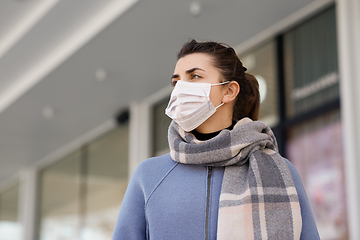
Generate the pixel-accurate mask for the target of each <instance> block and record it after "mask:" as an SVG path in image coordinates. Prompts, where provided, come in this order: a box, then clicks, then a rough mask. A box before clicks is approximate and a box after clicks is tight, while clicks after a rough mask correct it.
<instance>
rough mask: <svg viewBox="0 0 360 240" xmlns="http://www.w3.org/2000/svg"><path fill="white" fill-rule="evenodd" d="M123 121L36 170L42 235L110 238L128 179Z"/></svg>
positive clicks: (50, 239) (48, 239)
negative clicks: (59, 158)
mask: <svg viewBox="0 0 360 240" xmlns="http://www.w3.org/2000/svg"><path fill="white" fill-rule="evenodd" d="M128 134H129V126H128V123H124V124H122V125H121V126H119V127H118V128H117V129H115V130H113V131H111V132H109V133H107V134H105V135H104V136H102V137H100V138H99V139H97V140H96V141H94V142H92V143H90V144H89V145H86V146H84V147H82V148H81V149H80V150H78V151H76V152H74V153H73V154H71V155H70V156H68V157H66V158H64V159H62V160H59V161H58V162H56V163H55V164H54V165H52V166H50V167H48V168H45V169H43V170H42V171H41V173H40V178H39V182H40V221H39V222H40V223H39V224H40V226H39V239H41V240H62V239H66V240H72V239H74V240H75V239H80V240H92V239H94V240H95V239H96V240H103V239H104V240H105V239H110V238H111V235H112V232H113V228H114V226H115V222H116V218H117V214H118V211H119V209H120V205H121V202H122V199H123V197H124V194H125V190H126V187H127V184H128V147H129V145H128Z"/></svg>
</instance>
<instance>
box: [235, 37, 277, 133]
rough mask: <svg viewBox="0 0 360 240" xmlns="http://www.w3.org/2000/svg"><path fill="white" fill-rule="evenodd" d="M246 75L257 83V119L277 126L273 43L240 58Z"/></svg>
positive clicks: (274, 47)
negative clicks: (258, 96)
mask: <svg viewBox="0 0 360 240" xmlns="http://www.w3.org/2000/svg"><path fill="white" fill-rule="evenodd" d="M240 60H241V61H242V63H243V65H244V66H245V67H246V68H247V69H248V71H247V72H248V73H250V74H252V75H254V76H255V77H256V79H257V80H258V82H259V90H260V99H261V104H260V113H259V119H260V120H262V121H264V122H266V123H267V124H268V125H269V126H275V125H277V124H278V121H279V118H278V105H279V104H278V96H279V95H278V80H277V64H276V45H275V42H274V41H271V42H269V43H267V44H264V45H262V46H260V47H258V48H256V49H255V50H252V51H249V52H247V53H245V54H242V55H241V56H240Z"/></svg>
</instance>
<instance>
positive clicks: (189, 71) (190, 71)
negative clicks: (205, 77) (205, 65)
mask: <svg viewBox="0 0 360 240" xmlns="http://www.w3.org/2000/svg"><path fill="white" fill-rule="evenodd" d="M196 70H200V71H204V72H205V70H204V69H201V68H198V67H194V68H191V69H189V70H186V74H190V73H193V72H195V71H196ZM179 77H180V76H179V74H174V75H172V77H171V79H174V78H179Z"/></svg>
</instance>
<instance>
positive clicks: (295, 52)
mask: <svg viewBox="0 0 360 240" xmlns="http://www.w3.org/2000/svg"><path fill="white" fill-rule="evenodd" d="M284 36H285V45H284V47H285V55H284V57H285V61H284V62H285V79H286V81H285V87H286V110H287V113H286V114H287V117H290V118H291V117H294V116H297V115H299V114H301V113H304V112H307V111H309V110H312V109H314V108H316V107H319V106H322V105H324V104H326V103H328V102H330V101H332V100H334V99H337V98H338V97H339V77H338V64H337V59H338V57H337V42H336V18H335V7H331V8H329V9H327V10H325V11H324V12H323V13H321V14H319V15H317V16H315V17H313V18H312V19H310V20H308V21H307V22H305V23H304V24H301V25H300V26H298V27H296V28H294V29H292V30H291V31H289V32H288V33H286V34H285V35H284Z"/></svg>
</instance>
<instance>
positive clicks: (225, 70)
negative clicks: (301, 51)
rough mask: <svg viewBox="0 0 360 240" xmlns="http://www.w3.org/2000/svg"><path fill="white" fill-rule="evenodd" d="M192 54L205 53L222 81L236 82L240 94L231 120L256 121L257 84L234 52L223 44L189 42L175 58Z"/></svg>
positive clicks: (257, 105) (258, 99)
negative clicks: (210, 58)
mask: <svg viewBox="0 0 360 240" xmlns="http://www.w3.org/2000/svg"><path fill="white" fill-rule="evenodd" d="M192 53H206V54H209V55H210V56H211V57H212V58H213V65H214V66H215V67H216V68H218V69H219V70H220V73H221V75H222V77H223V81H224V80H225V81H236V82H237V83H238V84H239V86H240V92H239V94H238V96H237V98H236V100H235V101H236V102H235V104H234V111H233V120H234V121H238V120H240V119H242V118H244V117H249V118H251V119H252V120H258V117H259V107H260V93H259V84H258V81H257V80H256V78H255V77H254V76H252V75H251V74H248V73H245V71H246V68H245V67H244V66H243V65H242V63H241V61H240V59H239V58H238V56H237V55H236V53H235V50H234V49H233V48H232V47H230V46H227V45H225V44H221V43H217V42H197V41H196V40H191V41H189V42H187V43H185V44H184V45H183V47H182V48H181V50H180V52H179V54H178V56H177V58H178V59H180V58H182V57H185V56H186V55H189V54H192Z"/></svg>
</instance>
